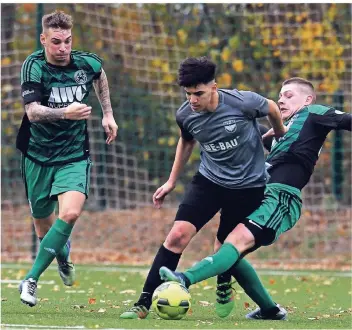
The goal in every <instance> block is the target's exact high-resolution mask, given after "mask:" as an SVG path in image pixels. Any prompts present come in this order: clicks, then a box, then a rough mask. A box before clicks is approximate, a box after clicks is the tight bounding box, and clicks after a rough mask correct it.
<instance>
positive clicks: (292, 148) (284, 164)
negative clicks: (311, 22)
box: [160, 78, 352, 320]
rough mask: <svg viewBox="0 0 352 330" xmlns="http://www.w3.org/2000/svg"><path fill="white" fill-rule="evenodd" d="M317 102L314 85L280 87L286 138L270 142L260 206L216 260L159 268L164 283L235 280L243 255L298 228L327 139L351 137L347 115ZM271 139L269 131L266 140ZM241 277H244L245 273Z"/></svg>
mask: <svg viewBox="0 0 352 330" xmlns="http://www.w3.org/2000/svg"><path fill="white" fill-rule="evenodd" d="M315 99H316V95H315V92H314V88H313V85H312V84H311V83H310V82H309V81H307V80H305V79H302V78H291V79H288V80H286V81H285V82H284V83H283V84H282V88H281V91H280V95H279V101H278V103H279V107H280V111H281V113H282V117H283V119H284V120H285V124H286V133H285V135H284V136H283V137H281V138H280V139H278V141H274V143H273V145H272V148H271V152H270V154H269V156H268V158H267V160H266V161H267V162H268V163H269V165H270V168H269V170H268V172H269V174H270V176H271V177H270V180H269V182H268V184H267V185H266V189H265V197H264V200H263V202H262V203H261V206H260V207H259V208H258V209H257V210H256V211H254V212H253V213H251V214H250V215H249V216H247V217H246V219H245V220H244V221H242V222H241V223H239V224H238V225H237V226H236V227H235V229H234V230H233V231H232V232H231V233H230V234H229V235H228V236H227V238H226V239H225V240H224V241H223V242H219V243H223V244H222V246H221V247H220V249H219V250H218V252H217V253H215V254H214V255H211V256H208V257H206V258H204V259H203V260H202V261H200V262H198V263H197V264H195V265H194V266H193V267H191V268H189V269H188V270H186V271H185V272H184V273H179V272H175V271H172V270H170V269H168V268H166V267H161V268H160V276H161V278H162V279H163V280H166V281H178V282H181V283H183V284H184V285H186V286H187V287H188V286H190V285H191V284H195V283H198V282H200V281H202V280H205V279H207V278H210V277H212V276H215V275H219V274H222V273H224V272H226V271H228V270H229V272H230V274H232V275H233V276H234V277H235V278H237V276H238V275H239V272H240V270H239V269H237V268H238V265H239V262H240V261H241V260H243V259H242V257H243V256H244V255H246V254H247V253H249V252H251V251H254V250H255V249H257V248H259V247H260V246H263V245H270V244H272V243H274V242H275V241H276V240H277V239H278V237H279V236H280V235H281V234H282V233H284V232H285V231H288V230H290V229H291V228H292V227H293V226H294V225H295V224H296V223H297V221H298V219H299V218H300V215H301V208H302V201H301V190H302V189H303V188H304V186H305V185H306V184H307V183H308V181H309V179H310V176H311V175H312V173H313V170H314V166H315V164H316V161H317V160H318V157H319V152H320V149H321V147H322V145H323V143H324V141H325V138H326V136H327V135H328V133H329V132H330V131H331V130H333V129H336V130H341V129H342V130H348V131H351V125H352V120H351V114H348V113H344V112H341V111H338V110H335V109H334V108H333V107H329V106H323V105H317V104H314V102H315ZM271 133H272V132H270V131H269V132H268V133H266V135H265V137H268V136H270V134H271ZM265 137H264V138H265ZM236 274H237V275H236ZM241 276H242V277H246V276H247V277H248V275H247V274H245V273H242V275H241ZM246 281H248V279H247V280H246ZM286 314H287V312H286V311H285V310H284V309H283V308H281V307H280V306H277V308H270V309H268V310H264V309H260V308H258V309H257V310H255V311H253V312H252V313H249V314H248V315H247V318H250V319H277V320H280V319H285V318H286Z"/></svg>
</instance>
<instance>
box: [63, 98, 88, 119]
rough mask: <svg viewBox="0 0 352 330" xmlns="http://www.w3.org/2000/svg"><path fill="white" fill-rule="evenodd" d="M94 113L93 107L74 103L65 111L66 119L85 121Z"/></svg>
mask: <svg viewBox="0 0 352 330" xmlns="http://www.w3.org/2000/svg"><path fill="white" fill-rule="evenodd" d="M91 112H92V107H89V106H88V105H87V104H84V103H78V102H73V103H71V104H70V105H69V106H68V107H67V108H66V110H65V111H64V119H70V120H83V119H88V118H89V116H90V114H91Z"/></svg>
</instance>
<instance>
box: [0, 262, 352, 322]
mask: <svg viewBox="0 0 352 330" xmlns="http://www.w3.org/2000/svg"><path fill="white" fill-rule="evenodd" d="M28 268H29V265H3V266H2V270H1V281H2V283H1V324H2V328H9V329H10V328H17V329H18V328H35V327H36V326H38V328H41V329H43V328H47V329H50V328H54V327H55V328H59V329H69V328H73V327H74V328H76V329H79V328H93V329H104V328H110V329H113V328H115V329H132V328H133V329H278V328H280V329H351V328H352V308H351V298H352V295H351V294H352V288H351V274H346V273H332V272H321V271H309V272H296V273H295V272H287V273H283V274H279V275H278V274H275V273H270V272H263V271H261V272H259V274H261V276H260V277H261V279H262V280H263V282H264V284H265V286H266V288H267V289H268V290H269V292H270V293H271V295H272V296H273V297H274V300H275V301H276V302H278V303H280V304H281V305H282V306H284V307H285V308H286V309H287V310H288V312H289V316H288V321H253V320H246V319H245V315H246V314H247V313H248V312H249V311H251V310H253V309H254V308H256V306H255V304H254V303H253V302H252V301H251V300H250V299H249V298H248V297H247V295H246V294H245V293H244V292H243V290H242V289H241V288H240V287H239V286H238V285H235V288H236V293H235V302H236V307H235V309H234V311H233V312H232V314H231V315H230V316H229V317H228V318H225V319H220V318H219V317H217V315H216V314H215V310H214V301H215V278H212V279H210V280H209V281H204V282H201V283H199V284H198V285H195V286H192V287H191V290H190V292H191V295H192V308H191V310H190V312H189V314H188V315H187V316H186V317H185V318H184V319H182V320H179V321H167V320H162V319H160V318H158V317H157V315H156V314H155V313H153V312H151V313H150V314H149V317H148V318H147V319H144V320H121V319H119V315H120V314H121V313H122V312H124V311H125V310H126V309H128V308H129V307H130V306H131V305H132V304H133V303H134V302H135V301H136V300H137V299H138V296H139V293H140V290H141V288H142V285H143V282H144V279H145V277H146V274H147V270H146V269H145V268H129V267H119V268H114V267H103V266H101V267H99V266H95V267H93V266H91V267H88V266H76V272H77V282H76V284H75V285H74V286H73V287H65V286H64V285H63V284H62V282H61V279H60V277H59V275H58V273H57V270H56V267H54V266H51V267H50V268H49V269H48V270H46V272H45V273H44V274H43V275H42V277H41V279H40V281H39V287H38V292H37V293H38V297H39V302H38V304H37V306H35V307H33V308H30V307H28V306H26V305H23V304H22V303H21V302H20V299H19V292H18V283H17V282H16V281H19V280H20V279H22V278H23V276H24V275H25V273H26V271H27V270H28Z"/></svg>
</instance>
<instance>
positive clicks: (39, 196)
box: [22, 157, 92, 219]
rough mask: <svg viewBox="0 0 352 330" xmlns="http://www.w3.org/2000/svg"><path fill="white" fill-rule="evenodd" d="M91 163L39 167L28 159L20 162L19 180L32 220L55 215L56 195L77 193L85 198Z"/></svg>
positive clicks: (87, 161) (80, 162) (79, 162)
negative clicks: (22, 184) (21, 182)
mask: <svg viewBox="0 0 352 330" xmlns="http://www.w3.org/2000/svg"><path fill="white" fill-rule="evenodd" d="M91 166H92V162H91V160H90V159H89V158H88V159H85V160H81V161H77V162H73V163H68V164H63V165H55V166H41V165H39V164H37V163H34V162H33V161H31V160H30V159H28V158H26V157H23V159H22V177H23V180H24V183H25V187H26V194H27V198H28V202H29V206H30V209H31V213H32V216H33V217H34V218H36V219H41V218H46V217H48V216H49V215H50V214H51V213H53V212H54V210H55V207H56V204H57V195H60V194H62V193H64V192H67V191H79V192H81V193H83V194H85V195H86V198H88V191H89V181H90V169H91Z"/></svg>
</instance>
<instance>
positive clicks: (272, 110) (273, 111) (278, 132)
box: [268, 100, 286, 137]
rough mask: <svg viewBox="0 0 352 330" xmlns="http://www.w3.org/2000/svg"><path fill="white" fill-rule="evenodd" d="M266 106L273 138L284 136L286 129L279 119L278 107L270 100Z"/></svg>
mask: <svg viewBox="0 0 352 330" xmlns="http://www.w3.org/2000/svg"><path fill="white" fill-rule="evenodd" d="M268 105H269V113H268V120H269V122H270V124H271V126H272V128H273V130H274V133H275V136H276V137H282V136H284V135H285V133H286V129H285V126H284V124H283V122H282V119H281V113H280V110H279V107H278V106H277V105H276V103H275V102H274V101H272V100H268Z"/></svg>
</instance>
